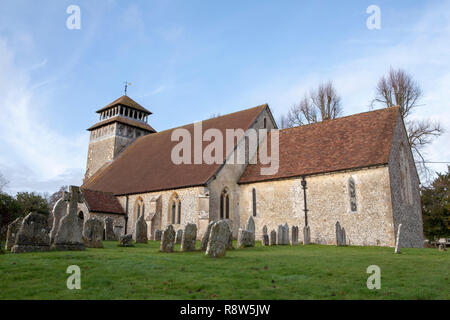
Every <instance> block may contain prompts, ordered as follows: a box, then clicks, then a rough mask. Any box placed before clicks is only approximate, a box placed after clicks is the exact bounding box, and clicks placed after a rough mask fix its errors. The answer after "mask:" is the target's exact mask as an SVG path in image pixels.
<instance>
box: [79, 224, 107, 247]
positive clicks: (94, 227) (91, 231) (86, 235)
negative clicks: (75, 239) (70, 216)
mask: <svg viewBox="0 0 450 320" xmlns="http://www.w3.org/2000/svg"><path fill="white" fill-rule="evenodd" d="M103 229H104V226H103V220H100V219H98V218H96V217H92V218H89V219H87V220H86V222H85V223H84V227H83V241H84V245H85V246H86V247H88V248H103Z"/></svg>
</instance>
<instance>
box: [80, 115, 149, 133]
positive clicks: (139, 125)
mask: <svg viewBox="0 0 450 320" xmlns="http://www.w3.org/2000/svg"><path fill="white" fill-rule="evenodd" d="M113 122H120V123H123V124H126V125H129V126H132V127H136V128H140V129H143V130H147V131H150V132H156V130H155V129H153V128H152V127H151V126H150V125H149V124H148V123H145V122H143V121H138V120H134V119H131V118H127V117H123V116H120V115H118V116H115V117H111V118H109V119H106V120H103V121H100V122H97V123H96V124H94V125H93V126H91V127H90V128H88V129H87V130H88V131H92V130H94V129H97V128H100V127H103V126H105V125H107V124H110V123H113Z"/></svg>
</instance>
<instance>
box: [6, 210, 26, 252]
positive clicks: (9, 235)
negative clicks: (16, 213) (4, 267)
mask: <svg viewBox="0 0 450 320" xmlns="http://www.w3.org/2000/svg"><path fill="white" fill-rule="evenodd" d="M21 225H22V219H21V218H17V219H16V220H14V221H13V222H11V223H10V224H9V225H8V231H7V232H6V244H5V250H6V251H9V250H11V247H12V246H13V245H14V243H15V242H16V236H17V233H18V232H19V229H20V226H21Z"/></svg>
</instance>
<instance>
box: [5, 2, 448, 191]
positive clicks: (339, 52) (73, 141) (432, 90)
mask: <svg viewBox="0 0 450 320" xmlns="http://www.w3.org/2000/svg"><path fill="white" fill-rule="evenodd" d="M72 4H74V5H78V6H79V7H80V9H81V29H80V30H69V29H68V28H67V27H66V20H67V18H68V17H69V14H67V13H66V8H67V7H68V6H69V5H72ZM372 4H374V5H377V6H379V7H380V10H381V29H380V30H369V29H368V28H367V27H366V20H367V18H368V17H369V14H367V13H366V8H367V7H368V6H369V5H372ZM449 61H450V1H299V0H297V1H261V0H260V1H250V0H247V1H206V0H202V1H192V0H189V1H187V0H184V1H171V0H160V1H118V0H117V1H113V0H110V1H107V0H104V1H92V0H89V1H51V0H50V1H18V0H2V7H1V10H0V96H1V97H2V100H3V101H2V103H1V104H0V108H1V112H0V121H1V123H2V124H1V127H0V146H1V147H2V148H1V149H2V153H1V154H0V172H1V173H2V174H3V175H4V176H6V177H7V179H8V180H9V181H10V184H9V187H8V189H7V191H9V192H11V193H15V192H17V191H22V190H27V191H32V190H35V191H39V192H53V191H55V190H56V189H58V187H59V186H60V185H63V184H76V185H79V184H81V179H82V176H83V174H84V170H85V165H86V154H87V147H88V141H89V135H88V132H87V131H86V130H85V129H86V128H88V127H89V126H91V125H92V124H93V123H95V122H96V120H97V117H96V114H95V110H97V109H99V108H100V107H102V106H104V105H106V104H108V103H109V102H111V101H112V100H114V99H116V98H117V97H119V96H120V95H121V94H122V93H123V82H124V81H125V80H128V81H129V82H132V86H131V87H130V88H129V91H128V93H129V96H131V97H132V98H133V99H135V100H136V101H138V102H139V103H140V104H142V105H143V106H145V107H147V108H148V109H149V110H151V111H152V112H153V113H154V114H153V115H152V116H150V118H149V123H150V124H151V125H152V126H153V127H154V128H155V129H156V130H163V129H167V128H171V127H175V126H178V125H181V124H185V123H191V122H194V121H197V120H201V119H204V118H208V117H209V116H210V115H212V114H217V113H220V114H225V113H229V112H233V111H237V110H240V109H243V108H247V107H252V106H256V105H259V104H262V103H269V105H270V107H271V109H272V111H273V112H274V114H275V116H276V117H277V118H278V116H279V115H280V114H282V113H285V112H286V111H287V110H288V109H289V108H290V107H291V106H292V105H293V104H294V103H296V102H298V100H299V99H300V98H301V97H302V96H303V94H304V93H305V92H306V91H307V90H309V89H310V88H311V87H315V86H317V85H318V84H319V83H320V82H322V81H326V80H333V82H334V84H335V86H336V88H337V90H338V92H339V93H340V95H341V96H342V98H343V100H342V102H343V107H344V113H345V114H346V115H348V114H352V113H358V112H363V111H367V110H368V105H369V102H370V100H371V99H372V98H373V95H374V87H375V85H376V82H377V80H378V79H379V77H380V76H382V75H383V74H385V73H386V72H387V71H388V70H389V67H390V66H393V67H401V68H404V69H405V70H406V71H408V72H409V73H411V74H412V75H413V76H414V77H415V79H416V80H417V81H418V82H419V83H420V84H421V85H422V88H423V90H424V93H425V96H424V99H423V103H424V106H423V107H421V108H420V110H418V111H417V112H416V114H415V117H417V118H423V117H427V118H431V119H439V120H440V121H441V123H442V125H443V126H444V128H446V129H447V132H448V131H450V115H449V113H448V110H449V104H450V102H449V101H450V99H449V93H450V90H449V84H450V64H449ZM448 138H449V134H448V133H447V134H445V135H444V136H442V137H441V138H439V139H438V140H437V141H436V142H435V143H434V144H433V146H432V147H430V148H429V149H428V150H427V158H428V159H429V160H433V161H450V151H449V150H450V143H449V142H448V141H449V139H448ZM435 169H436V170H439V171H443V170H444V169H445V166H444V165H436V166H435Z"/></svg>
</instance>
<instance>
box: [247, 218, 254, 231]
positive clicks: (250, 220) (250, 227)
mask: <svg viewBox="0 0 450 320" xmlns="http://www.w3.org/2000/svg"><path fill="white" fill-rule="evenodd" d="M247 230H248V231H250V232H253V234H255V221H254V220H253V217H252V216H250V217H249V218H248V220H247Z"/></svg>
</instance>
